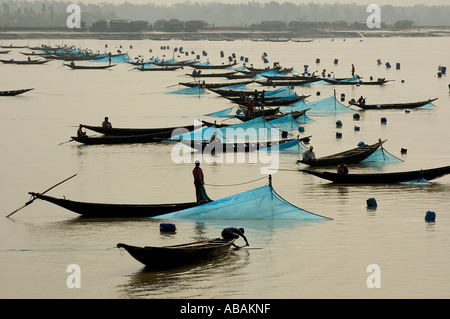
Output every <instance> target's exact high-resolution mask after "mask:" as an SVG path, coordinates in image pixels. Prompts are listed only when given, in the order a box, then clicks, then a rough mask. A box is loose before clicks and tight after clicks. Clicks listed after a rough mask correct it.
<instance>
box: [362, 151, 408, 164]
mask: <svg viewBox="0 0 450 319" xmlns="http://www.w3.org/2000/svg"><path fill="white" fill-rule="evenodd" d="M402 162H404V161H403V160H402V159H400V158H398V157H396V156H394V155H392V154H391V153H389V152H388V151H386V150H385V149H384V147H380V148H379V149H377V150H376V151H375V152H374V153H373V154H372V155H370V156H369V157H368V158H366V159H365V160H363V161H361V164H367V165H370V166H384V165H387V164H394V163H402Z"/></svg>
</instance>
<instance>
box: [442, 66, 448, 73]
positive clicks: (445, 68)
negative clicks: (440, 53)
mask: <svg viewBox="0 0 450 319" xmlns="http://www.w3.org/2000/svg"><path fill="white" fill-rule="evenodd" d="M445 73H447V67H445V66H442V67H441V74H445Z"/></svg>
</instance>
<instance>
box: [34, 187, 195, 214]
mask: <svg viewBox="0 0 450 319" xmlns="http://www.w3.org/2000/svg"><path fill="white" fill-rule="evenodd" d="M29 194H30V195H31V196H33V198H37V199H40V200H43V201H46V202H49V203H52V204H55V205H57V206H60V207H62V208H65V209H67V210H70V211H71V212H74V213H77V214H80V215H81V216H82V217H104V218H132V217H154V216H158V215H162V214H168V213H173V212H176V211H179V210H183V209H187V208H191V207H194V206H198V205H200V204H199V203H197V202H186V203H172V204H107V203H88V202H79V201H73V200H69V199H65V198H55V197H51V196H47V195H43V194H39V193H34V192H30V193H29Z"/></svg>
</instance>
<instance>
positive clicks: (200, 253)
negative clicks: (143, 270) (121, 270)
mask: <svg viewBox="0 0 450 319" xmlns="http://www.w3.org/2000/svg"><path fill="white" fill-rule="evenodd" d="M234 241H235V239H232V240H226V239H222V238H216V239H212V240H206V241H201V242H194V243H189V244H183V245H176V246H165V247H148V246H144V247H137V246H131V245H127V244H123V243H119V244H117V247H118V248H123V249H125V250H126V251H127V252H128V253H129V254H130V255H131V256H132V257H133V258H134V259H136V260H137V261H139V262H140V263H142V264H143V265H145V266H146V267H147V268H149V269H153V270H159V269H169V268H176V267H182V266H188V265H192V264H197V263H201V262H204V261H207V260H211V259H215V258H217V257H220V256H223V255H225V254H226V253H227V252H228V251H229V250H230V247H231V245H232V244H233V243H234Z"/></svg>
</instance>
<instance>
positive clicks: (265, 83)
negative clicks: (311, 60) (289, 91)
mask: <svg viewBox="0 0 450 319" xmlns="http://www.w3.org/2000/svg"><path fill="white" fill-rule="evenodd" d="M317 81H320V80H319V78H311V79H308V80H279V81H278V80H271V79H268V80H265V81H255V83H258V84H259V85H262V86H273V87H275V86H301V85H305V84H308V83H313V82H317Z"/></svg>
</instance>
